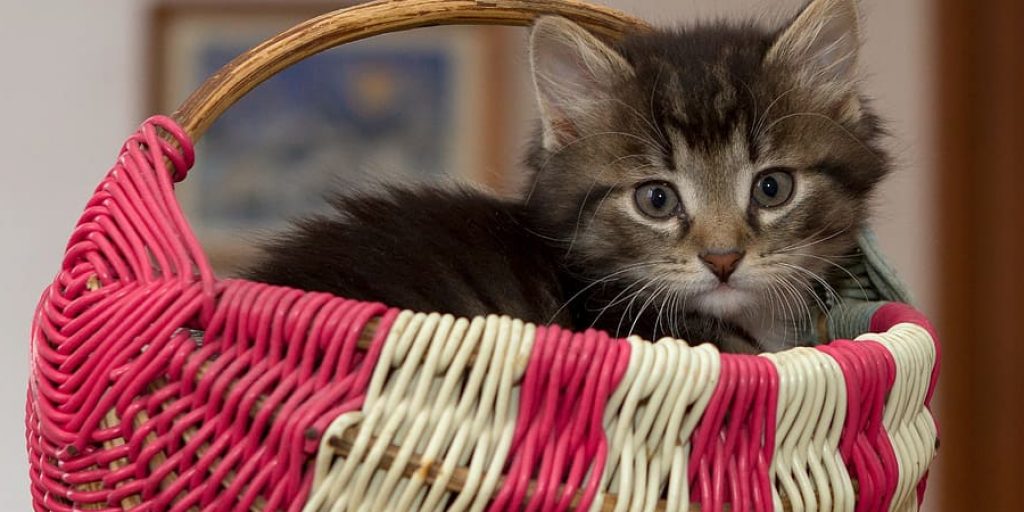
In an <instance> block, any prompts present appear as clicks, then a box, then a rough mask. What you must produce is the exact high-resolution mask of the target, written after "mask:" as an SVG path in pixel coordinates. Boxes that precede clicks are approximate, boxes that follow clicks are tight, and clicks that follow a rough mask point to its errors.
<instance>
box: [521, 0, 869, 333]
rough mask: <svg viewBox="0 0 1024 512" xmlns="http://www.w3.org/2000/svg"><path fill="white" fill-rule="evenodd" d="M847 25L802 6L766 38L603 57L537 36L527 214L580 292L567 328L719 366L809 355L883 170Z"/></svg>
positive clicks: (623, 46) (671, 36) (567, 34)
mask: <svg viewBox="0 0 1024 512" xmlns="http://www.w3.org/2000/svg"><path fill="white" fill-rule="evenodd" d="M858 21H859V20H858V15H857V9H856V2H855V0H813V1H811V2H810V3H809V4H808V5H807V6H806V7H805V8H804V9H803V10H802V12H801V13H800V14H799V15H798V16H796V18H795V19H794V20H792V22H791V23H789V24H788V25H787V26H786V27H785V28H783V29H782V30H779V31H777V32H771V31H767V30H763V29H759V28H756V27H754V26H739V25H728V24H711V25H703V26H698V27H693V28H689V29H681V30H664V31H655V32H652V33H645V34H634V35H631V36H629V37H627V38H626V39H625V40H623V41H621V42H619V43H617V44H612V45H609V44H605V43H604V42H602V41H601V40H599V39H598V38H596V37H594V36H593V35H591V34H590V33H588V32H587V31H585V30H583V29H582V28H580V27H579V26H577V25H575V24H573V23H571V22H569V21H567V20H564V19H558V18H545V19H542V20H540V21H539V23H537V25H536V26H535V28H534V30H533V33H532V36H531V61H532V65H533V72H534V82H535V85H536V89H537V97H538V100H539V104H540V110H541V114H542V130H541V134H540V136H539V137H538V138H537V141H536V144H535V145H534V148H533V150H532V152H531V154H530V157H529V163H530V167H531V168H532V169H533V171H534V173H535V175H534V183H533V184H532V187H531V189H530V191H528V192H527V195H526V197H527V199H526V202H527V205H528V208H527V210H528V212H529V215H530V223H531V225H532V226H534V227H535V229H537V230H538V231H540V232H541V233H542V234H544V235H545V236H547V237H549V238H551V239H556V240H558V242H559V246H560V248H561V249H562V255H563V258H564V264H565V265H566V267H567V268H568V269H569V270H570V271H571V273H572V275H574V276H575V277H576V279H575V284H574V285H572V286H568V287H567V289H566V293H567V294H569V295H570V296H571V297H573V300H572V301H571V302H572V305H571V309H572V311H573V318H574V322H575V323H576V325H577V326H578V327H583V326H590V325H593V326H596V327H599V328H602V329H607V330H609V331H611V332H612V333H613V334H617V335H628V334H632V333H637V334H641V335H643V336H645V337H648V338H649V339H657V338H659V337H661V336H664V335H670V336H674V337H681V338H684V339H687V340H690V341H705V340H713V341H716V342H717V343H719V345H720V346H721V347H722V348H724V349H726V350H730V351H763V350H769V351H771V350H779V349H783V348H786V347H788V346H791V345H793V344H795V343H804V342H808V341H810V340H808V339H807V338H808V337H809V336H808V334H807V333H808V331H811V330H812V323H813V321H814V318H815V317H816V316H817V311H818V310H820V309H822V308H823V307H824V304H823V302H824V301H823V299H824V297H822V295H823V294H827V293H832V290H833V286H834V283H835V280H836V278H837V277H838V276H840V275H844V272H845V271H843V270H842V269H841V268H840V266H841V264H842V263H843V260H844V258H846V257H848V256H849V255H850V253H851V252H852V251H854V250H855V247H856V237H857V233H858V231H859V229H860V228H861V227H862V226H863V224H864V222H865V219H866V218H867V214H868V202H869V199H870V196H871V193H872V191H873V190H874V188H875V186H876V184H877V183H878V182H879V181H880V180H881V179H882V178H883V177H884V176H885V175H886V173H887V172H888V169H889V163H888V158H887V156H886V155H885V152H884V151H883V149H882V147H881V146H880V138H881V135H882V130H881V129H880V127H879V121H878V120H877V118H876V116H875V115H874V114H873V113H872V112H871V110H870V109H869V107H868V105H867V103H866V102H865V100H864V99H863V98H862V97H861V95H860V93H859V88H858V80H857V76H856V61H857V53H858V48H859V31H858Z"/></svg>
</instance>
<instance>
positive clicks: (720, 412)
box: [688, 354, 779, 511]
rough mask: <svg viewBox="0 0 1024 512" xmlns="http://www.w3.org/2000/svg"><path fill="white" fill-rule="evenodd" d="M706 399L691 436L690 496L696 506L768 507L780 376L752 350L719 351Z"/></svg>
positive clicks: (716, 507) (765, 508)
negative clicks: (717, 370)
mask: <svg viewBox="0 0 1024 512" xmlns="http://www.w3.org/2000/svg"><path fill="white" fill-rule="evenodd" d="M720 357H721V371H720V374H719V379H718V383H717V385H716V386H715V390H714V392H713V393H712V396H711V400H710V401H709V402H708V406H707V408H705V410H704V414H703V416H702V417H701V419H700V421H699V422H698V423H697V427H696V429H694V432H693V435H692V436H691V441H692V448H691V451H690V462H689V467H688V472H689V473H688V478H689V480H690V489H691V492H690V499H691V501H694V502H696V503H699V504H700V506H701V510H708V511H722V510H725V507H726V506H727V505H728V506H729V507H730V509H731V510H738V511H739V510H756V511H769V510H772V507H773V504H772V491H771V485H772V482H771V480H770V478H769V468H770V466H771V461H772V455H773V453H774V450H775V413H776V408H777V407H778V388H779V377H778V373H777V372H776V370H775V366H774V365H773V364H772V363H771V361H768V360H767V359H765V358H762V357H757V356H746V355H735V354H721V356H720Z"/></svg>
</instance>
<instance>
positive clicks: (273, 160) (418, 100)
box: [147, 0, 518, 274]
mask: <svg viewBox="0 0 1024 512" xmlns="http://www.w3.org/2000/svg"><path fill="white" fill-rule="evenodd" d="M354 3H356V2H330V3H325V2H287V3H286V2H256V3H254V2H244V3H243V2H238V1H229V0H222V1H218V2H208V1H206V2H195V1H173V0H170V1H168V0H165V1H162V2H158V3H156V4H155V5H153V6H152V7H151V11H150V17H149V18H150V20H149V21H150V31H149V33H150V34H151V36H150V37H151V40H150V44H149V46H150V51H149V59H148V62H149V66H148V69H147V77H148V85H147V89H148V91H147V103H148V107H149V109H148V110H149V112H151V113H164V114H170V113H172V112H173V111H174V109H175V108H176V107H177V106H178V105H180V104H181V103H182V102H183V101H184V100H185V98H186V97H187V96H188V94H190V93H191V92H192V91H194V90H195V89H196V88H198V87H199V85H200V84H201V83H202V82H203V80H205V79H206V78H207V77H208V76H210V75H211V74H213V73H214V72H215V71H216V70H217V69H219V68H220V66H221V65H223V64H225V63H227V62H228V61H229V60H231V59H232V58H234V57H235V56H237V55H239V54H241V53H242V52H244V51H246V50H248V49H249V48H252V47H254V46H255V45H257V44H258V43H260V42H261V41H263V40H266V39H267V38H269V37H272V36H273V35H275V34H278V33H280V32H282V31H283V30H285V29H287V28H288V27H290V26H293V25H295V24H297V23H299V22H302V21H304V20H306V19H309V18H312V17H314V16H317V15H319V14H323V13H325V12H329V11H331V10H335V9H339V8H343V7H346V6H349V5H353V4H354ZM509 54H510V44H509V34H508V32H507V31H505V30H503V29H501V28H496V27H480V26H458V27H451V26H449V27H431V28H426V29H417V30H413V31H409V32H405V33H401V34H388V35H387V36H384V37H376V38H372V40H367V41H357V42H353V43H349V44H346V45H344V46H342V47H339V48H335V49H331V50H328V51H325V52H323V53H321V54H319V55H316V56H314V57H311V58H309V59H307V60H306V61H303V62H300V63H297V64H295V65H293V66H292V67H291V68H289V69H287V70H285V71H283V72H282V73H280V74H279V75H278V76H275V77H273V78H271V79H270V80H268V81H267V82H265V83H263V84H261V85H259V86H258V87H257V88H256V89H254V90H253V91H252V92H250V93H249V94H248V95H246V96H245V97H243V98H242V99H241V100H240V101H239V102H238V103H237V104H236V105H234V106H233V107H231V108H230V109H229V110H228V111H227V112H226V113H225V114H224V115H223V116H222V117H221V118H220V119H218V120H217V121H216V122H215V123H214V124H213V125H212V126H211V128H210V130H209V131H208V132H207V133H206V135H204V138H203V139H202V140H201V141H200V142H199V143H198V144H197V147H196V155H197V156H196V164H195V166H194V168H193V170H192V171H190V174H189V177H188V179H186V180H185V181H183V182H182V183H180V184H178V186H177V194H178V197H179V202H180V203H181V205H182V207H183V209H184V210H185V214H186V217H187V218H188V219H189V222H190V224H191V225H192V228H193V230H194V231H195V232H196V234H197V236H198V237H199V240H200V243H201V244H202V245H203V247H204V249H205V251H206V253H207V255H208V257H209V258H210V261H211V264H212V265H213V266H214V269H215V270H216V271H217V272H218V273H221V274H232V273H235V272H237V271H238V270H239V269H242V268H245V267H246V266H247V265H249V264H251V263H252V262H253V260H254V258H255V257H257V256H258V250H257V247H258V246H259V244H260V242H261V241H263V240H266V239H268V238H270V237H271V236H272V234H273V233H274V232H276V231H278V230H280V229H282V228H284V227H286V226H287V225H288V222H289V221H290V220H293V219H296V218H299V217H302V216H307V215H309V214H313V213H318V212H322V211H326V210H327V209H328V208H329V207H328V205H327V202H326V201H325V197H324V196H325V194H327V193H328V192H329V191H336V192H341V193H345V192H346V191H352V190H360V189H362V188H364V187H368V186H371V185H372V184H374V183H381V182H384V183H390V182H395V181H397V182H400V183H410V182H413V183H431V182H459V183H470V184H472V185H473V186H482V187H485V188H488V189H490V190H493V191H495V192H496V193H498V194H501V193H503V192H505V191H506V189H507V188H508V186H509V185H508V182H509V180H508V179H507V176H508V174H509V167H510V166H512V165H514V162H513V159H510V158H509V155H510V154H513V153H515V152H516V151H517V150H518V148H516V147H515V142H513V141H511V140H510V139H511V137H510V132H513V131H515V130H513V129H509V122H508V121H507V119H508V117H509V112H508V110H509V105H508V102H507V101H503V98H505V97H506V96H508V93H507V88H508V87H509V85H508V80H507V77H508V75H509V73H511V72H514V67H515V65H516V63H515V62H512V60H513V59H512V58H511V57H510V55H509ZM513 95H514V92H513Z"/></svg>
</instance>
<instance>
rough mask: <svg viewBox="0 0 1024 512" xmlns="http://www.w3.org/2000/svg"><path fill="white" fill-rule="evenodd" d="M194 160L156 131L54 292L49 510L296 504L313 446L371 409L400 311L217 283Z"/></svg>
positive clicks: (44, 476)
mask: <svg viewBox="0 0 1024 512" xmlns="http://www.w3.org/2000/svg"><path fill="white" fill-rule="evenodd" d="M162 134H163V135H167V136H169V137H170V138H171V139H174V140H175V143H174V144H172V143H171V142H169V141H168V140H165V139H163V138H161V137H162ZM178 148H180V149H178ZM193 156H194V155H193V152H192V147H191V144H190V143H189V141H188V140H187V138H186V137H185V134H184V132H183V131H182V130H181V129H180V128H179V127H178V126H176V125H175V124H174V123H173V121H171V120H170V119H168V118H163V117H157V118H153V119H150V120H148V121H147V122H146V123H145V124H143V126H142V127H141V128H140V129H139V132H138V133H136V134H135V135H133V136H132V137H130V138H129V139H128V141H127V142H126V143H125V145H124V147H123V148H122V152H121V155H120V157H119V158H118V163H117V164H116V165H115V166H114V167H113V168H112V169H111V170H110V172H109V173H108V174H107V176H106V178H104V180H103V182H101V184H100V185H99V186H98V187H97V189H96V192H95V194H94V196H93V198H92V199H91V200H90V201H89V203H88V205H87V207H86V209H85V211H84V213H83V214H82V217H81V219H80V222H79V223H78V225H77V226H76V228H75V230H74V232H73V233H72V235H71V237H70V240H69V243H68V248H67V252H66V256H65V259H64V263H63V266H62V269H61V271H60V273H59V274H58V275H57V277H56V278H55V279H54V282H53V284H52V285H51V286H50V287H49V288H47V290H46V291H44V293H43V294H42V297H41V298H40V302H39V306H38V308H37V313H36V318H35V322H34V324H33V328H32V338H33V340H32V352H31V354H32V362H33V371H32V378H31V381H30V385H29V391H28V400H27V402H26V426H27V430H26V442H27V445H28V449H29V454H30V465H31V471H30V480H31V483H32V496H33V506H34V507H35V508H36V509H37V510H58V511H63V510H68V511H71V510H80V509H82V508H93V509H96V510H117V509H120V507H121V506H122V505H125V504H127V503H128V502H125V501H123V500H128V499H131V500H135V499H140V498H141V500H142V508H140V509H147V510H187V509H191V508H194V507H200V508H202V509H203V510H231V509H248V508H249V507H250V506H251V505H252V504H253V503H255V501H256V500H257V499H259V500H261V501H263V502H264V504H265V506H267V507H269V508H271V509H279V508H288V507H290V509H291V510H296V509H297V507H298V506H300V505H301V503H302V501H303V500H304V499H305V496H306V494H308V492H309V491H308V486H309V484H310V483H311V481H312V480H311V476H312V474H311V469H312V465H311V460H312V459H311V457H312V455H311V451H312V448H311V445H315V444H316V442H317V440H318V439H319V437H320V435H321V433H322V432H323V428H324V427H325V426H326V425H327V424H328V423H329V422H330V421H331V420H333V419H334V418H335V417H337V415H339V414H342V413H344V412H347V411H351V410H355V409H358V408H359V407H361V405H362V400H363V397H364V396H365V393H366V389H367V387H368V384H369V378H370V375H371V373H372V369H373V367H374V365H375V363H376V359H377V357H378V355H379V354H380V352H381V348H382V346H383V343H384V340H385V339H386V334H387V331H388V330H389V329H390V326H391V324H392V322H393V321H394V319H395V317H396V316H397V314H398V312H397V311H396V310H390V309H387V308H385V307H384V306H382V305H379V304H366V303H358V302H354V301H348V300H344V299H340V298H335V297H331V296H328V295H325V294H315V293H304V292H301V291H298V290H289V289H286V288H280V287H272V286H267V285H262V284H256V283H248V282H245V281H225V282H221V283H218V282H216V281H215V280H214V278H213V274H212V271H211V270H210V267H209V265H208V263H207V262H206V260H205V256H204V255H203V254H202V252H201V250H200V249H199V246H198V244H197V243H196V240H195V237H194V235H193V234H192V232H191V230H190V229H189V227H188V225H187V223H186V222H185V219H184V217H183V215H182V214H181V210H180V208H179V207H178V205H177V203H176V200H175V198H174V194H173V189H172V178H173V180H181V179H183V178H184V177H185V173H186V172H187V170H188V168H189V166H191V164H192V161H193ZM372 322H377V328H376V331H375V335H374V338H373V342H372V346H371V347H370V349H369V351H367V352H365V353H364V352H362V351H361V350H358V349H357V347H356V346H357V344H358V342H359V339H360V336H361V334H362V333H363V332H364V331H365V330H366V329H367V328H368V325H369V324H370V323H372ZM192 329H200V330H203V331H204V332H202V335H203V338H202V341H201V342H200V341H199V340H198V339H196V338H194V337H193V332H194V331H192ZM104 423H106V425H104ZM232 474H233V475H234V480H233V481H232V480H231V479H230V478H229V475H232ZM227 481H231V485H230V486H227V488H226V487H225V486H226V484H225V482H227Z"/></svg>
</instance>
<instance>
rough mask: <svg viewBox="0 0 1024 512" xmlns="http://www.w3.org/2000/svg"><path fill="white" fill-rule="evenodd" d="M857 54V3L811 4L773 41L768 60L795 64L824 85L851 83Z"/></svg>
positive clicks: (824, 0) (815, 0)
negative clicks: (827, 83) (832, 82)
mask: <svg viewBox="0 0 1024 512" xmlns="http://www.w3.org/2000/svg"><path fill="white" fill-rule="evenodd" d="M859 50H860V19H859V17H858V14H857V0H811V2H810V3H808V4H807V6H806V7H804V9H803V11H801V12H800V14H799V15H798V16H797V17H796V19H794V20H793V22H792V23H790V25H789V26H788V27H786V28H785V29H784V30H783V31H782V33H781V34H780V35H779V37H778V39H776V40H775V44H774V45H773V46H772V48H771V50H769V51H768V60H769V61H773V60H774V61H785V62H789V63H796V64H798V65H800V66H804V67H805V68H806V69H807V71H809V72H810V74H811V76H813V77H815V78H818V79H821V80H825V81H836V80H841V81H852V80H854V79H855V78H856V76H855V75H856V71H857V53H858V52H859Z"/></svg>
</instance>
